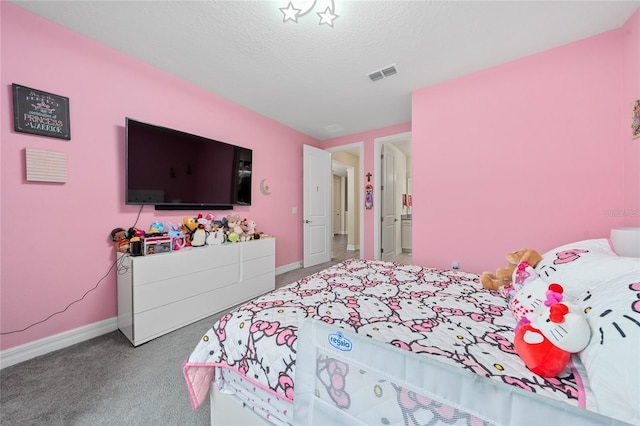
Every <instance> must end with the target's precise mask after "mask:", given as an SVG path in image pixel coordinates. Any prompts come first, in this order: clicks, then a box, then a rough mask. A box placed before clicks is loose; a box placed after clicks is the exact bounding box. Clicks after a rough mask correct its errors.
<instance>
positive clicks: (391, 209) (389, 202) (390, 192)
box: [380, 145, 398, 261]
mask: <svg viewBox="0 0 640 426" xmlns="http://www.w3.org/2000/svg"><path fill="white" fill-rule="evenodd" d="M380 198H381V200H382V205H381V206H380V207H381V213H382V214H381V217H380V220H381V223H380V235H381V236H382V237H381V239H382V241H381V244H380V247H381V248H382V254H381V259H382V260H386V261H393V260H394V259H395V255H396V226H397V222H398V219H397V218H396V205H395V201H396V157H395V151H394V150H393V149H385V147H384V145H382V187H381V188H380Z"/></svg>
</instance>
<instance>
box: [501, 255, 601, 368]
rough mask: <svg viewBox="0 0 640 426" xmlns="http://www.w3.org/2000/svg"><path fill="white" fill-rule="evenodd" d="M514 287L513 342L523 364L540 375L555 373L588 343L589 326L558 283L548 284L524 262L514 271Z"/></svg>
mask: <svg viewBox="0 0 640 426" xmlns="http://www.w3.org/2000/svg"><path fill="white" fill-rule="evenodd" d="M513 282H514V287H515V288H517V290H516V291H515V293H514V295H513V297H512V299H511V300H510V301H509V307H510V308H511V312H513V315H514V317H515V318H516V321H517V322H518V324H517V325H516V329H515V332H516V336H515V340H514V346H515V349H516V352H517V353H518V355H520V357H521V358H522V360H523V361H524V363H525V365H526V366H527V367H528V368H529V369H530V370H531V371H533V372H534V373H536V374H538V375H540V376H542V377H555V376H557V375H559V374H560V373H561V372H562V371H563V370H564V368H565V367H566V365H567V363H568V362H569V359H570V358H571V354H572V353H575V352H580V351H581V350H582V349H584V348H585V347H586V346H587V344H588V343H589V339H590V338H591V329H590V328H589V323H588V322H587V319H586V317H585V316H584V315H583V314H582V313H581V312H580V310H579V308H578V307H577V306H576V305H574V304H572V303H570V302H568V301H565V300H563V299H564V296H563V294H562V293H563V292H564V290H563V288H562V286H561V285H560V284H556V283H553V284H548V283H546V282H545V281H544V280H542V279H541V278H540V277H539V276H538V274H537V273H536V272H535V270H534V269H533V268H532V267H531V266H530V265H529V264H527V263H526V262H522V263H520V264H519V265H518V267H517V268H516V270H515V271H514V278H513Z"/></svg>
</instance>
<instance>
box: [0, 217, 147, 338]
mask: <svg viewBox="0 0 640 426" xmlns="http://www.w3.org/2000/svg"><path fill="white" fill-rule="evenodd" d="M143 207H144V205H141V206H140V210H139V211H138V216H137V217H136V221H135V223H134V224H133V227H135V226H136V225H137V224H138V219H140V213H142V208H143ZM127 257H129V255H128V254H127V255H126V256H120V257H119V258H117V259H116V260H115V262H113V264H112V265H111V266H110V267H109V270H108V271H107V273H106V274H104V275H103V276H102V278H100V279H99V280H98V282H97V283H96V285H95V286H93V288H90V289H89V290H87V291H86V292H85V293H84V294H83V295H82V297H81V298H79V299H76V300H74V301H73V302H71V303H69V304H68V305H67V306H66V307H65V308H64V309H62V310H61V311H57V312H54V313H52V314H51V315H49V316H48V317H46V318H45V319H43V320H40V321H37V322H34V323H33V324H31V325H28V326H26V327H25V328H22V329H20V330H13V331H5V332H0V336H6V335H7V334H15V333H22V332H23V331H26V330H28V329H30V328H31V327H34V326H36V325H38V324H42V323H43V322H46V321H48V320H50V319H51V318H52V317H54V316H56V315H59V314H62V313H64V312H66V311H67V310H68V309H69V308H70V307H71V306H73V305H75V304H76V303H78V302H81V301H83V300H84V298H85V297H87V294H89V293H91V292H92V291H94V290H95V289H97V288H98V286H99V285H100V283H101V282H102V281H103V280H104V279H105V278H107V277H108V276H109V274H110V273H111V271H112V270H113V268H114V267H115V266H116V265H117V264H119V265H118V269H117V271H118V274H124V273H126V272H127V271H128V270H129V267H128V266H124V265H123V263H124V260H125V259H126V258H127Z"/></svg>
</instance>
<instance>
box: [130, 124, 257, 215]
mask: <svg viewBox="0 0 640 426" xmlns="http://www.w3.org/2000/svg"><path fill="white" fill-rule="evenodd" d="M125 130H126V137H125V141H126V142H125V143H126V148H125V193H126V201H125V202H126V204H136V205H140V204H150V205H154V206H155V208H156V209H157V210H185V209H202V208H204V209H231V208H233V206H236V205H242V206H249V205H251V172H252V160H253V158H252V157H253V151H252V150H251V149H248V148H243V147H239V146H236V145H232V144H228V143H225V142H221V141H217V140H213V139H209V138H205V137H202V136H196V135H193V134H190V133H185V132H182V131H179V130H173V129H169V128H166V127H161V126H156V125H153V124H148V123H143V122H141V121H137V120H133V119H131V118H128V117H127V119H126V124H125Z"/></svg>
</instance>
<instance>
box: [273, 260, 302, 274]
mask: <svg viewBox="0 0 640 426" xmlns="http://www.w3.org/2000/svg"><path fill="white" fill-rule="evenodd" d="M300 268H302V262H293V263H290V264H288V265H282V266H279V267H277V268H276V275H280V274H284V273H285V272H289V271H295V270H296V269H300Z"/></svg>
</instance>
